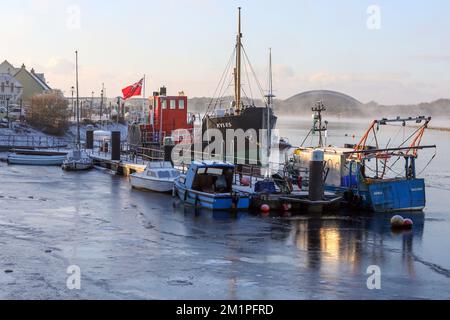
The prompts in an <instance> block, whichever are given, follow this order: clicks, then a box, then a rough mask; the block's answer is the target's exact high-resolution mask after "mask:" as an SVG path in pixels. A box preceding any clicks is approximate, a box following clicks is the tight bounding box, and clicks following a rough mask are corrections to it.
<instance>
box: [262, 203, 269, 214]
mask: <svg viewBox="0 0 450 320" xmlns="http://www.w3.org/2000/svg"><path fill="white" fill-rule="evenodd" d="M261 212H262V213H269V212H270V206H269V205H268V204H263V205H262V206H261Z"/></svg>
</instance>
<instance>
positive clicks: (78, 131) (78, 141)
mask: <svg viewBox="0 0 450 320" xmlns="http://www.w3.org/2000/svg"><path fill="white" fill-rule="evenodd" d="M75 67H76V86H77V148H78V150H80V148H81V142H80V140H81V137H80V94H79V88H78V51H75Z"/></svg>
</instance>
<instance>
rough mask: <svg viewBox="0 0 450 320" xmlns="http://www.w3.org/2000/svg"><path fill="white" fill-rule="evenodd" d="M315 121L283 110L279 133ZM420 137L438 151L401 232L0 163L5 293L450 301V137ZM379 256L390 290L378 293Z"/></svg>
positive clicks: (378, 217)
mask: <svg viewBox="0 0 450 320" xmlns="http://www.w3.org/2000/svg"><path fill="white" fill-rule="evenodd" d="M367 124H368V123H365V122H361V123H350V124H349V123H343V122H337V121H336V122H332V123H331V124H330V135H329V137H328V143H330V144H331V143H333V144H335V145H342V144H343V143H357V141H355V139H356V140H358V137H360V136H361V134H362V133H363V132H364V129H366V127H367ZM309 126H310V124H308V123H307V122H304V123H303V122H298V121H293V120H286V119H281V120H280V125H279V127H280V128H281V129H280V134H281V135H282V136H286V137H288V138H289V139H290V142H291V143H292V144H293V145H294V146H295V145H296V144H298V143H300V141H301V140H302V137H304V136H306V133H307V131H308V130H307V129H306V128H309ZM299 128H305V130H303V129H299ZM391 133H392V136H395V135H397V134H398V130H397V128H392V129H391ZM400 134H401V133H400ZM353 135H355V137H356V138H353ZM423 143H424V144H436V145H437V148H438V153H437V156H436V158H435V159H434V161H433V162H432V163H431V164H430V165H429V167H428V168H427V170H426V171H425V172H424V173H423V175H422V177H424V178H425V179H426V183H427V207H426V209H425V211H424V212H423V213H412V214H405V215H404V216H407V217H410V218H411V219H412V220H413V221H414V228H413V229H412V230H411V231H401V232H393V231H392V229H391V227H390V223H389V221H390V218H391V217H392V214H370V213H361V212H340V213H338V214H327V213H325V214H323V215H311V214H310V215H308V214H305V215H302V214H299V215H295V216H291V215H288V214H286V215H283V216H279V215H269V216H266V215H263V214H259V213H256V214H253V213H248V212H240V213H220V212H219V213H212V212H210V211H198V210H197V211H196V210H194V209H193V208H189V207H185V206H183V204H181V203H179V201H177V200H176V199H175V198H173V197H172V196H171V195H161V194H157V193H151V192H142V191H137V190H133V189H131V187H130V183H129V181H128V179H127V178H124V177H118V176H114V175H111V174H109V173H107V172H105V171H100V170H94V171H91V172H85V173H70V172H63V171H62V170H61V169H60V168H59V167H30V166H8V165H7V164H6V163H0V176H1V181H2V183H1V186H0V246H1V250H0V299H80V298H81V299H405V298H406V299H448V298H450V254H449V250H448V248H449V247H450V236H449V233H448V230H449V228H450V213H449V211H448V200H447V198H448V196H449V195H450V168H449V166H448V159H449V158H450V151H449V149H448V147H447V146H448V145H449V143H450V132H445V131H435V130H429V131H427V133H426V135H425V136H424V141H423ZM431 156H432V152H431V151H430V154H428V155H427V152H424V153H423V154H422V155H421V158H420V159H419V161H418V164H417V165H418V167H419V168H418V169H421V168H422V167H425V166H426V165H427V162H428V160H429V159H430V157H431ZM72 265H76V266H79V267H80V270H81V289H80V290H69V289H68V288H67V286H66V281H67V278H68V276H69V275H68V274H67V273H66V271H67V268H68V267H69V266H72ZM372 265H377V266H379V267H380V269H381V276H382V278H381V279H382V282H381V285H382V288H381V290H369V289H368V288H367V279H368V277H369V276H370V275H368V274H367V268H368V267H369V266H372Z"/></svg>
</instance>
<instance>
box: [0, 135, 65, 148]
mask: <svg viewBox="0 0 450 320" xmlns="http://www.w3.org/2000/svg"><path fill="white" fill-rule="evenodd" d="M69 144H70V142H69V141H67V140H65V139H60V138H56V137H50V136H30V135H0V147H3V148H12V149H14V148H15V149H20V148H27V149H28V148H33V149H61V148H66V147H67V146H68V145H69Z"/></svg>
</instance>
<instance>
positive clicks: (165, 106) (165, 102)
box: [161, 100, 167, 109]
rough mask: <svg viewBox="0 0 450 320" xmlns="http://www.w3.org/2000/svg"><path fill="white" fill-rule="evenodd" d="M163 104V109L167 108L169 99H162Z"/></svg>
mask: <svg viewBox="0 0 450 320" xmlns="http://www.w3.org/2000/svg"><path fill="white" fill-rule="evenodd" d="M161 106H162V108H163V109H167V101H166V100H163V101H161Z"/></svg>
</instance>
